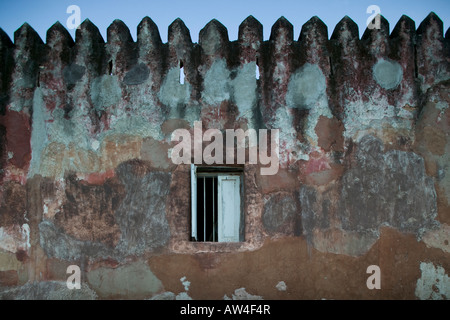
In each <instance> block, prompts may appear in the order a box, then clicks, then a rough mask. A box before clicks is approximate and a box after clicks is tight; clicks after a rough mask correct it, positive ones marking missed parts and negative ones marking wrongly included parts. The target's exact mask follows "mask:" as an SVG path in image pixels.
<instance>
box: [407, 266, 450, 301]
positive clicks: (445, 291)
mask: <svg viewBox="0 0 450 320" xmlns="http://www.w3.org/2000/svg"><path fill="white" fill-rule="evenodd" d="M420 271H421V274H422V275H421V277H420V278H419V279H418V280H417V283H416V290H415V295H416V297H417V298H419V299H420V300H448V299H450V278H449V277H448V275H447V274H446V273H445V270H444V268H442V267H441V266H437V267H436V266H435V265H434V264H433V263H431V262H428V263H427V262H421V263H420Z"/></svg>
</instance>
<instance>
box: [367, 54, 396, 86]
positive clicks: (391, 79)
mask: <svg viewBox="0 0 450 320" xmlns="http://www.w3.org/2000/svg"><path fill="white" fill-rule="evenodd" d="M373 78H374V79H375V81H376V82H377V83H378V84H379V85H380V86H381V87H382V88H384V89H387V90H389V89H394V88H396V87H397V86H398V85H399V84H400V82H401V81H402V79H403V70H402V67H401V65H400V64H399V63H398V62H395V61H390V60H384V59H380V60H378V62H377V63H376V64H375V65H374V66H373Z"/></svg>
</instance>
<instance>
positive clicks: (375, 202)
mask: <svg viewBox="0 0 450 320" xmlns="http://www.w3.org/2000/svg"><path fill="white" fill-rule="evenodd" d="M357 148H358V150H357V152H356V155H355V157H356V164H355V165H354V166H353V167H351V168H350V169H349V170H348V171H346V172H345V174H344V175H343V177H342V179H341V182H340V183H336V184H332V185H330V186H329V188H327V189H325V190H322V189H318V188H314V187H312V186H302V187H301V189H300V193H299V199H300V204H301V209H302V226H303V234H305V235H306V237H307V239H308V241H309V243H311V244H312V245H313V246H314V247H315V248H316V249H318V250H320V251H323V250H325V251H327V252H334V253H345V254H349V255H353V256H357V255H361V254H364V253H365V252H367V250H369V249H370V247H371V246H372V245H373V243H374V242H375V241H376V239H377V238H378V237H379V228H380V227H381V226H384V225H388V226H391V227H393V228H396V229H398V230H400V231H402V232H407V233H413V234H415V235H416V236H417V238H418V239H419V240H420V239H421V237H422V236H423V234H424V233H425V232H426V231H427V230H433V229H435V228H436V227H437V226H438V225H439V223H438V222H437V221H436V220H435V217H436V215H437V199H436V192H435V189H434V183H433V180H432V178H430V177H428V176H427V175H426V173H425V164H424V160H423V158H422V157H420V156H419V155H417V154H415V153H412V152H405V151H399V150H391V151H388V152H386V153H384V152H383V149H384V147H383V143H382V141H381V140H379V139H378V138H375V137H373V136H365V137H363V138H362V139H361V141H360V142H359V144H358V146H357Z"/></svg>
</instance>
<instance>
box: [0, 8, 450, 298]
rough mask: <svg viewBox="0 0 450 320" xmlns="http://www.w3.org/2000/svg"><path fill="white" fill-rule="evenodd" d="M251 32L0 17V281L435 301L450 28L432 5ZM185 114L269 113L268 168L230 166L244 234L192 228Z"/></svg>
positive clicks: (446, 178) (444, 268) (205, 294)
mask: <svg viewBox="0 0 450 320" xmlns="http://www.w3.org/2000/svg"><path fill="white" fill-rule="evenodd" d="M262 30H263V27H262V25H261V24H260V23H259V22H258V21H257V20H256V19H255V18H253V17H249V18H247V19H246V20H245V21H244V22H243V23H242V24H241V25H240V27H239V37H238V40H237V41H229V38H228V34H227V29H226V28H225V27H224V26H223V25H222V24H221V23H220V22H218V21H216V20H212V21H211V22H210V23H208V24H207V25H206V26H205V27H204V29H202V30H201V32H200V36H199V43H198V44H197V43H192V41H191V37H190V34H189V30H188V28H187V27H186V26H185V24H184V23H183V21H181V20H180V19H177V20H175V21H174V22H173V23H172V24H171V25H170V26H169V40H168V42H167V43H163V42H162V41H161V38H160V36H159V31H158V28H157V26H156V25H155V23H154V22H153V21H152V20H151V19H150V18H148V17H146V18H144V19H143V20H142V22H141V23H140V24H139V26H138V33H137V41H136V42H134V41H133V39H132V37H131V35H130V32H129V30H128V28H127V26H126V25H125V24H124V23H123V22H121V21H119V20H116V21H114V22H113V23H112V24H111V26H110V27H109V28H108V30H107V35H108V36H107V39H106V40H107V41H106V42H105V41H104V39H103V38H102V36H101V35H100V32H99V30H98V29H97V27H96V26H95V25H94V24H93V23H92V22H90V21H89V20H86V21H84V22H83V23H82V24H81V27H80V28H79V29H78V30H77V31H76V37H75V41H73V39H72V38H71V36H70V35H69V33H68V32H67V30H66V29H65V28H64V27H63V26H62V25H61V24H59V23H56V24H55V25H53V26H52V27H51V28H50V29H49V30H48V32H47V38H46V41H45V43H44V42H43V41H42V39H40V37H39V36H38V34H37V33H36V32H35V31H34V30H33V29H32V28H31V26H29V25H28V24H24V25H23V26H22V27H20V28H19V29H18V30H17V31H16V32H15V34H14V41H11V39H9V38H8V36H7V35H6V34H5V33H4V32H3V31H2V30H1V29H0V141H1V143H0V166H1V170H0V298H2V299H6V298H13V299H124V298H125V299H127V298H132V299H148V298H154V299H163V298H164V299H176V298H178V299H187V298H192V299H223V298H230V299H242V298H248V297H250V298H263V299H321V298H325V299H368V298H369V299H372V298H373V299H386V298H389V299H416V298H420V299H429V298H432V299H449V298H450V283H449V278H448V276H447V273H448V271H449V270H450V259H449V258H450V253H449V251H450V245H449V240H450V204H449V203H450V165H449V164H450V137H449V134H450V130H449V129H450V108H449V104H450V95H449V93H450V90H449V88H450V54H449V53H450V32H449V31H447V33H446V35H445V37H444V34H443V24H442V21H441V20H440V19H439V18H438V17H437V16H436V15H435V14H434V13H431V14H430V15H429V16H428V17H427V18H426V19H425V20H424V21H423V22H422V23H421V24H420V26H419V27H418V28H417V29H416V26H415V23H414V21H412V20H411V19H409V18H408V17H406V16H403V17H402V18H401V19H400V20H399V21H398V23H397V24H396V25H395V27H394V28H393V30H392V32H391V33H389V23H388V22H387V21H386V20H385V19H384V18H381V28H380V29H373V30H370V29H368V30H366V32H365V33H364V35H363V36H362V38H361V39H360V38H359V31H358V27H357V25H356V24H355V23H354V22H353V21H352V20H351V19H350V18H348V17H344V18H343V19H342V20H341V21H340V22H339V23H338V25H337V26H336V27H335V28H334V31H333V32H332V34H331V36H330V37H329V34H328V29H327V26H326V25H325V24H324V23H323V22H322V21H321V20H320V19H319V18H317V17H313V18H312V19H311V20H309V21H308V22H307V23H305V24H304V25H303V26H302V29H301V34H300V37H299V39H298V40H295V39H294V38H293V26H292V24H291V23H290V22H289V21H287V20H286V19H284V18H280V19H279V20H278V21H277V22H276V23H275V24H274V25H273V27H272V32H271V36H270V39H269V40H264V39H263V32H262ZM181 66H183V68H184V72H185V82H184V84H181V83H180V81H179V76H180V67H181ZM256 68H258V69H259V73H260V78H259V79H256V75H255V74H256ZM195 121H201V122H202V125H203V130H207V129H212V128H215V129H220V130H225V129H237V128H242V129H244V130H246V129H248V128H252V129H280V144H279V150H280V168H279V171H278V173H277V174H276V175H262V174H261V173H260V170H259V169H260V165H259V164H256V165H255V164H246V165H245V168H244V189H245V194H244V197H243V201H244V206H243V208H244V216H245V218H244V220H245V221H244V226H245V241H244V242H240V243H195V242H191V241H190V206H191V203H190V202H191V194H190V169H189V165H175V164H173V163H172V161H171V158H170V150H171V148H173V147H174V145H175V143H174V142H172V141H171V134H172V132H173V131H174V130H176V129H180V128H184V129H188V130H191V132H192V130H193V128H194V122H195ZM69 265H78V266H79V267H80V268H81V271H82V288H81V289H80V290H69V289H68V288H67V287H66V285H65V281H66V279H67V278H68V276H69V275H68V274H67V273H66V270H67V267H68V266H69ZM370 265H378V266H379V267H380V270H381V289H380V290H376V289H375V290H370V289H368V287H367V286H366V280H367V278H368V277H369V276H370V275H369V274H367V273H366V270H367V267H368V266H370Z"/></svg>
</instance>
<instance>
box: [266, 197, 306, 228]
mask: <svg viewBox="0 0 450 320" xmlns="http://www.w3.org/2000/svg"><path fill="white" fill-rule="evenodd" d="M296 213H297V205H296V203H295V201H294V199H293V198H292V197H291V196H290V195H284V194H275V195H272V196H271V197H270V198H269V200H268V201H267V202H266V203H265V204H264V211H263V216H262V220H263V225H264V228H265V229H266V230H267V231H269V232H281V233H290V232H291V231H292V230H289V228H288V225H292V221H293V219H294V218H295V215H296Z"/></svg>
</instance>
